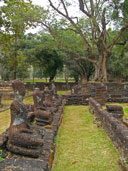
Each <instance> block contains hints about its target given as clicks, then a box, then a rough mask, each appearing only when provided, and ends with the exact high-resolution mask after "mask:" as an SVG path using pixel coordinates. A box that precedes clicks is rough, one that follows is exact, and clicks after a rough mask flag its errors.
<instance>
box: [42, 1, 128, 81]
mask: <svg viewBox="0 0 128 171" xmlns="http://www.w3.org/2000/svg"><path fill="white" fill-rule="evenodd" d="M48 1H49V4H50V7H51V8H52V9H53V10H54V12H53V16H54V17H53V20H52V21H51V20H50V18H51V13H52V10H51V9H50V11H48V12H50V15H49V16H48V13H47V15H45V16H43V19H44V18H45V22H44V21H43V22H42V25H43V26H44V27H45V28H46V29H47V30H48V31H49V32H50V33H51V34H52V35H53V37H54V38H55V40H56V41H57V42H58V45H59V48H61V49H63V50H65V51H67V52H68V53H70V54H72V55H73V56H74V57H75V58H77V59H80V60H81V59H82V60H86V61H89V62H91V63H92V64H93V65H94V67H95V75H94V80H95V81H97V80H99V81H107V68H106V66H107V60H108V58H110V57H111V54H112V49H113V47H114V45H116V43H119V41H120V37H121V36H122V35H123V34H124V33H125V31H126V30H128V11H127V8H126V6H128V1H127V0H125V1H123V2H122V1H121V0H116V1H115V0H108V1H106V0H75V1H71V0H68V1H67V0H56V1H55V0H54V1H53V0H48ZM74 4H75V6H76V7H79V10H80V11H79V12H78V13H81V16H79V15H78V16H76V15H77V13H75V12H74V13H71V6H72V8H73V7H74ZM72 10H74V9H72ZM57 14H59V16H58V15H57ZM56 15H57V16H56ZM109 27H113V32H114V33H115V31H116V34H114V36H113V37H112V39H110V37H109ZM67 29H70V30H71V31H72V32H74V33H75V35H76V36H79V37H80V38H81V42H82V45H83V52H82V53H79V51H77V50H74V49H73V48H71V46H65V43H64V41H67V40H64V39H63V40H62V39H61V37H62V36H61V31H62V30H65V31H67ZM75 43H76V42H74V44H75Z"/></svg>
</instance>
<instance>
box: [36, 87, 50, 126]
mask: <svg viewBox="0 0 128 171" xmlns="http://www.w3.org/2000/svg"><path fill="white" fill-rule="evenodd" d="M33 101H34V114H35V120H36V122H37V124H38V125H42V126H45V125H48V124H51V122H52V113H51V111H50V110H48V109H47V107H46V106H44V105H43V101H44V96H43V94H42V93H41V92H40V90H39V89H38V88H36V89H35V91H34V93H33Z"/></svg>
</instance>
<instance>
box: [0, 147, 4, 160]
mask: <svg viewBox="0 0 128 171" xmlns="http://www.w3.org/2000/svg"><path fill="white" fill-rule="evenodd" d="M3 160H4V158H3V157H2V150H0V162H2V161H3Z"/></svg>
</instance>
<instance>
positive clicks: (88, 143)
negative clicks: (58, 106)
mask: <svg viewBox="0 0 128 171" xmlns="http://www.w3.org/2000/svg"><path fill="white" fill-rule="evenodd" d="M93 119H94V116H93V115H91V114H90V113H89V112H88V107H86V106H67V107H65V111H64V118H63V122H62V124H61V128H60V131H59V134H58V136H57V137H56V139H55V143H56V145H57V148H56V155H55V162H54V169H53V171H104V170H105V171H118V170H119V168H118V160H119V153H118V152H117V150H116V149H115V147H114V146H113V144H112V142H111V140H110V139H109V138H108V137H107V135H106V133H105V132H104V130H103V129H97V127H96V125H95V124H93Z"/></svg>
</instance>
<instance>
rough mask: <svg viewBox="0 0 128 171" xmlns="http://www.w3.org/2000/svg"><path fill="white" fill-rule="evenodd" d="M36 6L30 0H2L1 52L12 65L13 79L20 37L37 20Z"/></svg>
mask: <svg viewBox="0 0 128 171" xmlns="http://www.w3.org/2000/svg"><path fill="white" fill-rule="evenodd" d="M38 12H39V10H38V7H37V6H34V5H32V2H31V1H30V0H26V1H25V0H4V5H3V6H1V7H0V13H1V17H0V26H1V29H0V42H1V46H0V49H1V53H2V56H5V58H7V57H8V59H9V58H10V59H9V63H11V65H13V68H12V70H13V72H14V79H16V74H17V66H18V61H19V58H21V57H22V56H21V53H20V54H19V51H18V50H19V44H20V39H21V37H22V36H23V34H24V33H25V31H26V30H27V29H28V28H30V27H32V26H34V25H35V23H36V22H37V20H38V17H39V15H38Z"/></svg>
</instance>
